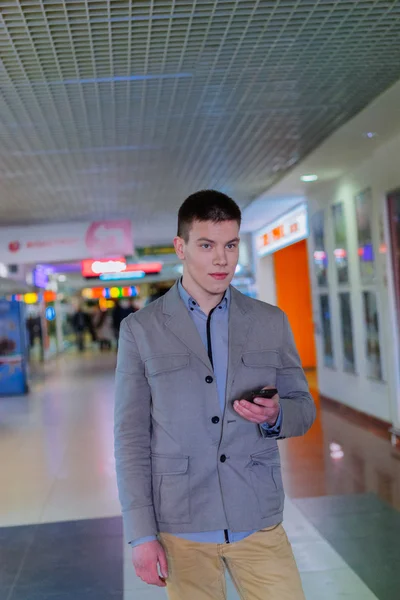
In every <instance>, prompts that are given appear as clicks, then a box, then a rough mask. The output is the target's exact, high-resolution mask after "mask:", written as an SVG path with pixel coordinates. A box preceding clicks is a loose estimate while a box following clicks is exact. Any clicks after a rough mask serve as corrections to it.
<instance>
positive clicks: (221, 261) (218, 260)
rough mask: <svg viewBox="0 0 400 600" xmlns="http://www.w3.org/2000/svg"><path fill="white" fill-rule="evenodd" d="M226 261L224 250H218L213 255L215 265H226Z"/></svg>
mask: <svg viewBox="0 0 400 600" xmlns="http://www.w3.org/2000/svg"><path fill="white" fill-rule="evenodd" d="M227 262H228V261H227V260H226V252H225V250H221V251H218V252H217V254H216V256H215V259H214V263H215V264H217V265H226V264H227Z"/></svg>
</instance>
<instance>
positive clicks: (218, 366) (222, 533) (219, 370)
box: [131, 282, 282, 546]
mask: <svg viewBox="0 0 400 600" xmlns="http://www.w3.org/2000/svg"><path fill="white" fill-rule="evenodd" d="M178 287H179V293H180V296H181V298H182V300H183V302H184V304H185V306H186V307H187V309H188V311H189V314H190V316H191V317H192V319H193V322H194V324H195V325H196V328H197V331H198V332H199V335H200V337H201V339H202V342H203V344H204V346H205V347H206V349H207V351H208V352H209V355H210V356H211V357H212V365H213V370H214V374H215V381H216V385H217V391H218V399H219V404H220V409H221V417H222V416H223V414H224V409H225V391H226V378H227V372H228V331H229V306H230V300H231V293H230V289H229V288H228V289H227V291H226V293H225V296H224V298H223V299H222V300H221V302H220V303H219V304H218V306H216V308H215V309H214V310H213V311H212V314H211V317H210V334H211V335H210V337H211V348H209V347H208V340H207V320H208V317H207V315H206V314H205V313H204V312H203V311H202V310H201V308H200V306H199V305H198V303H197V302H196V300H194V298H192V297H191V296H190V295H189V294H188V293H187V291H186V290H185V289H184V287H183V285H182V282H179V284H178ZM266 383H268V382H266ZM281 422H282V414H281V413H280V414H279V417H278V420H277V422H276V424H275V425H274V426H273V427H271V426H269V425H268V424H267V423H264V424H262V427H263V429H266V430H267V431H269V432H271V434H275V435H279V432H280V426H281ZM253 533H256V531H240V532H232V531H230V530H224V529H221V530H218V531H202V532H197V533H175V534H174V535H176V536H177V537H180V538H184V539H185V540H189V541H192V542H206V543H214V544H224V543H226V542H227V541H228V540H229V542H239V541H240V540H243V539H244V538H246V537H248V536H249V535H252V534H253ZM155 539H157V538H156V537H154V536H149V537H145V538H139V539H137V540H134V541H133V542H131V545H132V546H138V545H139V544H144V543H145V542H150V541H154V540H155Z"/></svg>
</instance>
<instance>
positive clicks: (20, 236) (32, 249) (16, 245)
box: [0, 220, 133, 265]
mask: <svg viewBox="0 0 400 600" xmlns="http://www.w3.org/2000/svg"><path fill="white" fill-rule="evenodd" d="M132 253H133V240H132V223H131V221H128V220H120V221H93V222H91V223H65V224H55V225H39V226H27V227H3V228H0V261H1V262H3V263H5V264H6V265H13V264H14V265H15V264H35V263H40V262H57V261H69V260H81V259H84V258H94V259H95V258H104V257H108V256H110V257H113V256H121V255H122V256H125V255H131V254H132Z"/></svg>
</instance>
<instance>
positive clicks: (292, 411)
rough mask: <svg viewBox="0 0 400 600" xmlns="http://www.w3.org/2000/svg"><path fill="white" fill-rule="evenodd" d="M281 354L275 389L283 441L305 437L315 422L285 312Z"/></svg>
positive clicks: (314, 415) (314, 413) (308, 393)
mask: <svg viewBox="0 0 400 600" xmlns="http://www.w3.org/2000/svg"><path fill="white" fill-rule="evenodd" d="M282 318H283V336H282V345H281V348H280V355H281V360H282V368H281V369H278V374H277V382H276V387H277V389H278V392H279V396H280V401H281V407H282V424H281V430H280V436H279V437H280V438H281V439H282V438H288V437H295V436H300V435H304V434H305V433H306V432H307V431H308V430H309V429H310V427H311V425H312V424H313V423H314V421H315V417H316V408H315V404H314V401H313V399H312V397H311V394H310V391H309V388H308V383H307V379H306V376H305V374H304V371H303V368H302V366H301V361H300V357H299V354H298V352H297V349H296V345H295V342H294V338H293V333H292V330H291V328H290V325H289V321H288V318H287V316H286V315H285V313H282Z"/></svg>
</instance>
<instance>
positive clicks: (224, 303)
mask: <svg viewBox="0 0 400 600" xmlns="http://www.w3.org/2000/svg"><path fill="white" fill-rule="evenodd" d="M178 290H179V295H180V297H181V298H182V300H183V302H184V303H185V306H186V307H187V308H188V309H192V310H193V309H194V308H200V307H199V304H198V302H197V301H196V300H195V299H194V298H192V297H191V296H190V294H188V293H187V291H186V290H185V288H184V287H183V285H182V278H181V279H180V280H179V281H178ZM230 302H231V289H230V287H228V289H227V290H226V292H225V294H224V297H223V298H222V300H221V302H220V303H219V304H218V306H219V307H222V308H225V309H229V305H230ZM200 310H201V309H200Z"/></svg>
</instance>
